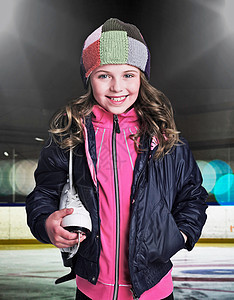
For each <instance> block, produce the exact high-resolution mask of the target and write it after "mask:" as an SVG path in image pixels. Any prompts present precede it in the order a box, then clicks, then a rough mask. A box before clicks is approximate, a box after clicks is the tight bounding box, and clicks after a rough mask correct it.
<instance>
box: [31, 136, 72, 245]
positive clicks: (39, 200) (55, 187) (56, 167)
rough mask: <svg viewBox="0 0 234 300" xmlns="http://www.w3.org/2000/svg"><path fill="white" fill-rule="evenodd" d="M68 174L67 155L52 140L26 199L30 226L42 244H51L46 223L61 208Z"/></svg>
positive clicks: (39, 164)
mask: <svg viewBox="0 0 234 300" xmlns="http://www.w3.org/2000/svg"><path fill="white" fill-rule="evenodd" d="M67 173H68V155H67V153H66V152H64V151H63V150H62V149H60V148H59V147H58V146H57V145H56V144H55V143H54V142H53V141H52V140H50V141H49V143H48V145H46V146H45V147H44V148H43V149H42V152H41V155H40V158H39V161H38V166H37V169H36V171H35V174H34V176H35V181H36V186H35V188H34V190H33V191H32V192H31V193H30V194H29V195H28V196H27V198H26V212H27V223H28V226H29V227H30V230H31V232H32V234H33V235H34V237H35V238H36V239H37V240H39V241H40V242H42V243H50V239H49V237H48V235H47V232H46V229H45V221H46V219H47V218H48V216H49V215H50V214H51V213H53V212H55V211H56V210H58V208H59V198H60V195H61V191H62V189H63V186H64V184H65V183H66V181H67Z"/></svg>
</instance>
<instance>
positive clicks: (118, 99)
mask: <svg viewBox="0 0 234 300" xmlns="http://www.w3.org/2000/svg"><path fill="white" fill-rule="evenodd" d="M125 97H126V96H124V97H119V98H110V99H111V100H113V101H117V102H118V101H122V100H124V99H125Z"/></svg>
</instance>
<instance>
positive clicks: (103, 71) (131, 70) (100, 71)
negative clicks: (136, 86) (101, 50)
mask: <svg viewBox="0 0 234 300" xmlns="http://www.w3.org/2000/svg"><path fill="white" fill-rule="evenodd" d="M128 72H134V73H138V71H137V70H133V69H129V70H126V71H123V73H128ZM93 73H94V74H97V73H115V72H113V71H108V70H98V71H96V72H95V71H94V72H93Z"/></svg>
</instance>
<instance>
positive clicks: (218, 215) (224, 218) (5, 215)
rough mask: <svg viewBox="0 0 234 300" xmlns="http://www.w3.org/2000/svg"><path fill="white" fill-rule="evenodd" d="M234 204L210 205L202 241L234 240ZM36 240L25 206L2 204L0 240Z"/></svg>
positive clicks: (0, 210) (0, 207)
mask: <svg viewBox="0 0 234 300" xmlns="http://www.w3.org/2000/svg"><path fill="white" fill-rule="evenodd" d="M233 216H234V206H209V207H208V209H207V222H206V224H205V226H204V228H203V231H202V235H201V239H200V241H201V242H202V241H204V242H205V243H207V242H209V241H213V242H214V241H216V240H218V241H219V242H224V243H228V241H230V242H233V241H234V218H233ZM4 240H5V241H6V240H13V241H14V242H16V241H17V240H20V241H22V240H23V241H26V240H28V241H30V240H34V241H36V240H35V239H34V237H33V235H32V234H31V231H30V229H29V227H28V226H27V221H26V211H25V206H0V242H1V241H4Z"/></svg>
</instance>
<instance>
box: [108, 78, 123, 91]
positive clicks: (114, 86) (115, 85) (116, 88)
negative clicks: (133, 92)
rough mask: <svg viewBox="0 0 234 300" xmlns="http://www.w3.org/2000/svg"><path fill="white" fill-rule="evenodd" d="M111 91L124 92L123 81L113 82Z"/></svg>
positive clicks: (114, 80)
mask: <svg viewBox="0 0 234 300" xmlns="http://www.w3.org/2000/svg"><path fill="white" fill-rule="evenodd" d="M110 90H111V91H112V92H116V93H118V92H121V91H122V90H123V87H122V84H121V80H120V79H113V80H112V81H111V85H110Z"/></svg>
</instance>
